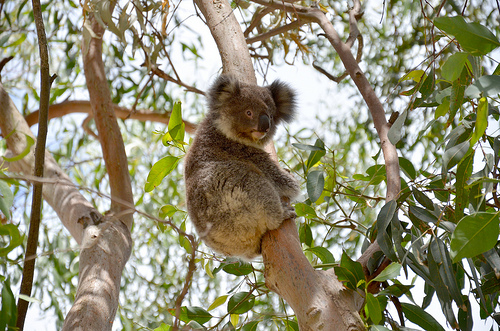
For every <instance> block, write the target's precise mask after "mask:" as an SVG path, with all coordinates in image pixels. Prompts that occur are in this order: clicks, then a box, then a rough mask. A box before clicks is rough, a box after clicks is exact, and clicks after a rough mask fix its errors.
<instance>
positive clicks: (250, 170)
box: [184, 75, 299, 260]
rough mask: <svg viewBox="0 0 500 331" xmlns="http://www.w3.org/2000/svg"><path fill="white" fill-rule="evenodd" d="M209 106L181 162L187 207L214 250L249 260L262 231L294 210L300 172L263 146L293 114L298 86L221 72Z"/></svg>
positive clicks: (292, 214)
mask: <svg viewBox="0 0 500 331" xmlns="http://www.w3.org/2000/svg"><path fill="white" fill-rule="evenodd" d="M207 97H208V113H207V115H206V117H205V119H204V120H203V121H202V122H201V124H200V125H199V127H198V128H197V131H196V134H195V138H194V139H193V143H192V145H191V147H190V148H189V150H188V152H187V154H186V157H185V165H184V178H185V183H186V203H187V210H188V214H189V216H190V218H191V221H192V222H193V224H194V226H195V228H196V231H197V233H198V235H199V236H200V237H201V238H202V239H203V241H204V242H205V243H206V244H207V246H209V247H210V248H212V249H213V250H214V251H216V252H218V253H221V254H224V255H226V256H235V257H238V258H241V259H243V260H251V259H253V258H254V257H256V256H258V255H260V253H261V240H262V236H263V235H264V233H265V232H267V231H268V230H273V229H277V228H278V227H279V226H280V225H281V223H282V222H283V221H284V220H286V219H289V218H295V217H296V214H295V211H294V209H293V207H291V206H290V203H289V202H290V200H292V199H293V198H295V197H296V196H297V195H298V194H299V184H298V182H297V180H296V179H295V178H294V177H293V176H292V175H291V174H290V173H289V172H287V171H285V170H283V169H282V168H281V167H280V166H279V165H278V163H277V162H275V161H274V160H272V159H271V157H270V155H269V153H267V152H266V151H265V150H264V146H265V145H266V143H268V142H269V141H270V140H271V139H272V137H273V135H274V133H275V132H276V126H277V125H278V124H279V123H281V122H289V121H291V120H292V118H293V115H294V112H295V109H296V101H295V99H296V97H295V92H294V91H293V90H292V89H291V88H290V87H289V86H288V85H287V84H285V83H283V82H280V81H275V82H273V83H272V84H271V85H269V86H266V87H259V86H256V85H247V84H243V83H241V82H239V81H238V80H237V79H236V78H235V77H232V76H228V75H221V76H219V77H218V78H217V79H216V81H215V82H214V84H213V85H212V87H211V88H210V90H209V91H208V93H207Z"/></svg>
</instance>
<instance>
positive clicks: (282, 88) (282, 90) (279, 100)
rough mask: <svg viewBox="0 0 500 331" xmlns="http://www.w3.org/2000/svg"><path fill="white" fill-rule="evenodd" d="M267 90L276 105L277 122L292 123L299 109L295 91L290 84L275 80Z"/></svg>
mask: <svg viewBox="0 0 500 331" xmlns="http://www.w3.org/2000/svg"><path fill="white" fill-rule="evenodd" d="M267 88H268V89H269V91H270V92H271V95H272V97H273V100H274V104H275V105H276V112H277V113H276V116H275V118H276V120H283V121H285V122H289V121H291V120H292V119H293V116H294V115H295V110H296V108H297V101H296V93H295V91H294V90H293V89H292V88H291V87H290V86H289V85H288V84H286V83H283V82H280V81H279V80H275V81H274V82H273V83H272V84H271V85H269V86H268V87H267Z"/></svg>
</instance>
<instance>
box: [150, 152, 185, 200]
mask: <svg viewBox="0 0 500 331" xmlns="http://www.w3.org/2000/svg"><path fill="white" fill-rule="evenodd" d="M179 160H180V159H179V158H178V157H175V156H166V157H164V158H163V159H160V160H158V162H156V163H155V164H153V167H152V168H151V170H150V171H149V174H148V178H147V180H146V185H145V187H144V191H146V192H151V191H152V190H153V189H154V188H155V187H157V186H158V185H160V183H161V181H162V180H163V178H165V176H167V175H168V174H170V173H171V172H172V171H173V170H174V169H175V167H177V163H178V162H179Z"/></svg>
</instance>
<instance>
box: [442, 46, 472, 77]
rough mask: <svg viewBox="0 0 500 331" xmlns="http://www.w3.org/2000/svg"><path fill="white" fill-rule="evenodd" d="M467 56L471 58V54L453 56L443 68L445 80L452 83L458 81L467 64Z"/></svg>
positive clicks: (460, 53)
mask: <svg viewBox="0 0 500 331" xmlns="http://www.w3.org/2000/svg"><path fill="white" fill-rule="evenodd" d="M467 56H469V54H467V53H464V52H458V53H455V54H453V55H451V56H450V57H449V58H448V60H446V62H445V63H444V64H443V66H442V67H441V75H442V76H443V78H444V79H446V80H447V81H450V82H452V81H454V80H456V79H458V77H460V74H461V73H462V70H463V69H464V66H465V63H466V62H467Z"/></svg>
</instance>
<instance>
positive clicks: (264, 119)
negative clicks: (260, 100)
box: [259, 115, 271, 132]
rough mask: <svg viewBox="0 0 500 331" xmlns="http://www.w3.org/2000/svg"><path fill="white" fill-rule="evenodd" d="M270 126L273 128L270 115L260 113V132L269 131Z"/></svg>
mask: <svg viewBox="0 0 500 331" xmlns="http://www.w3.org/2000/svg"><path fill="white" fill-rule="evenodd" d="M269 128H271V120H270V119H269V116H267V115H260V116H259V131H260V132H267V131H269Z"/></svg>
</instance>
